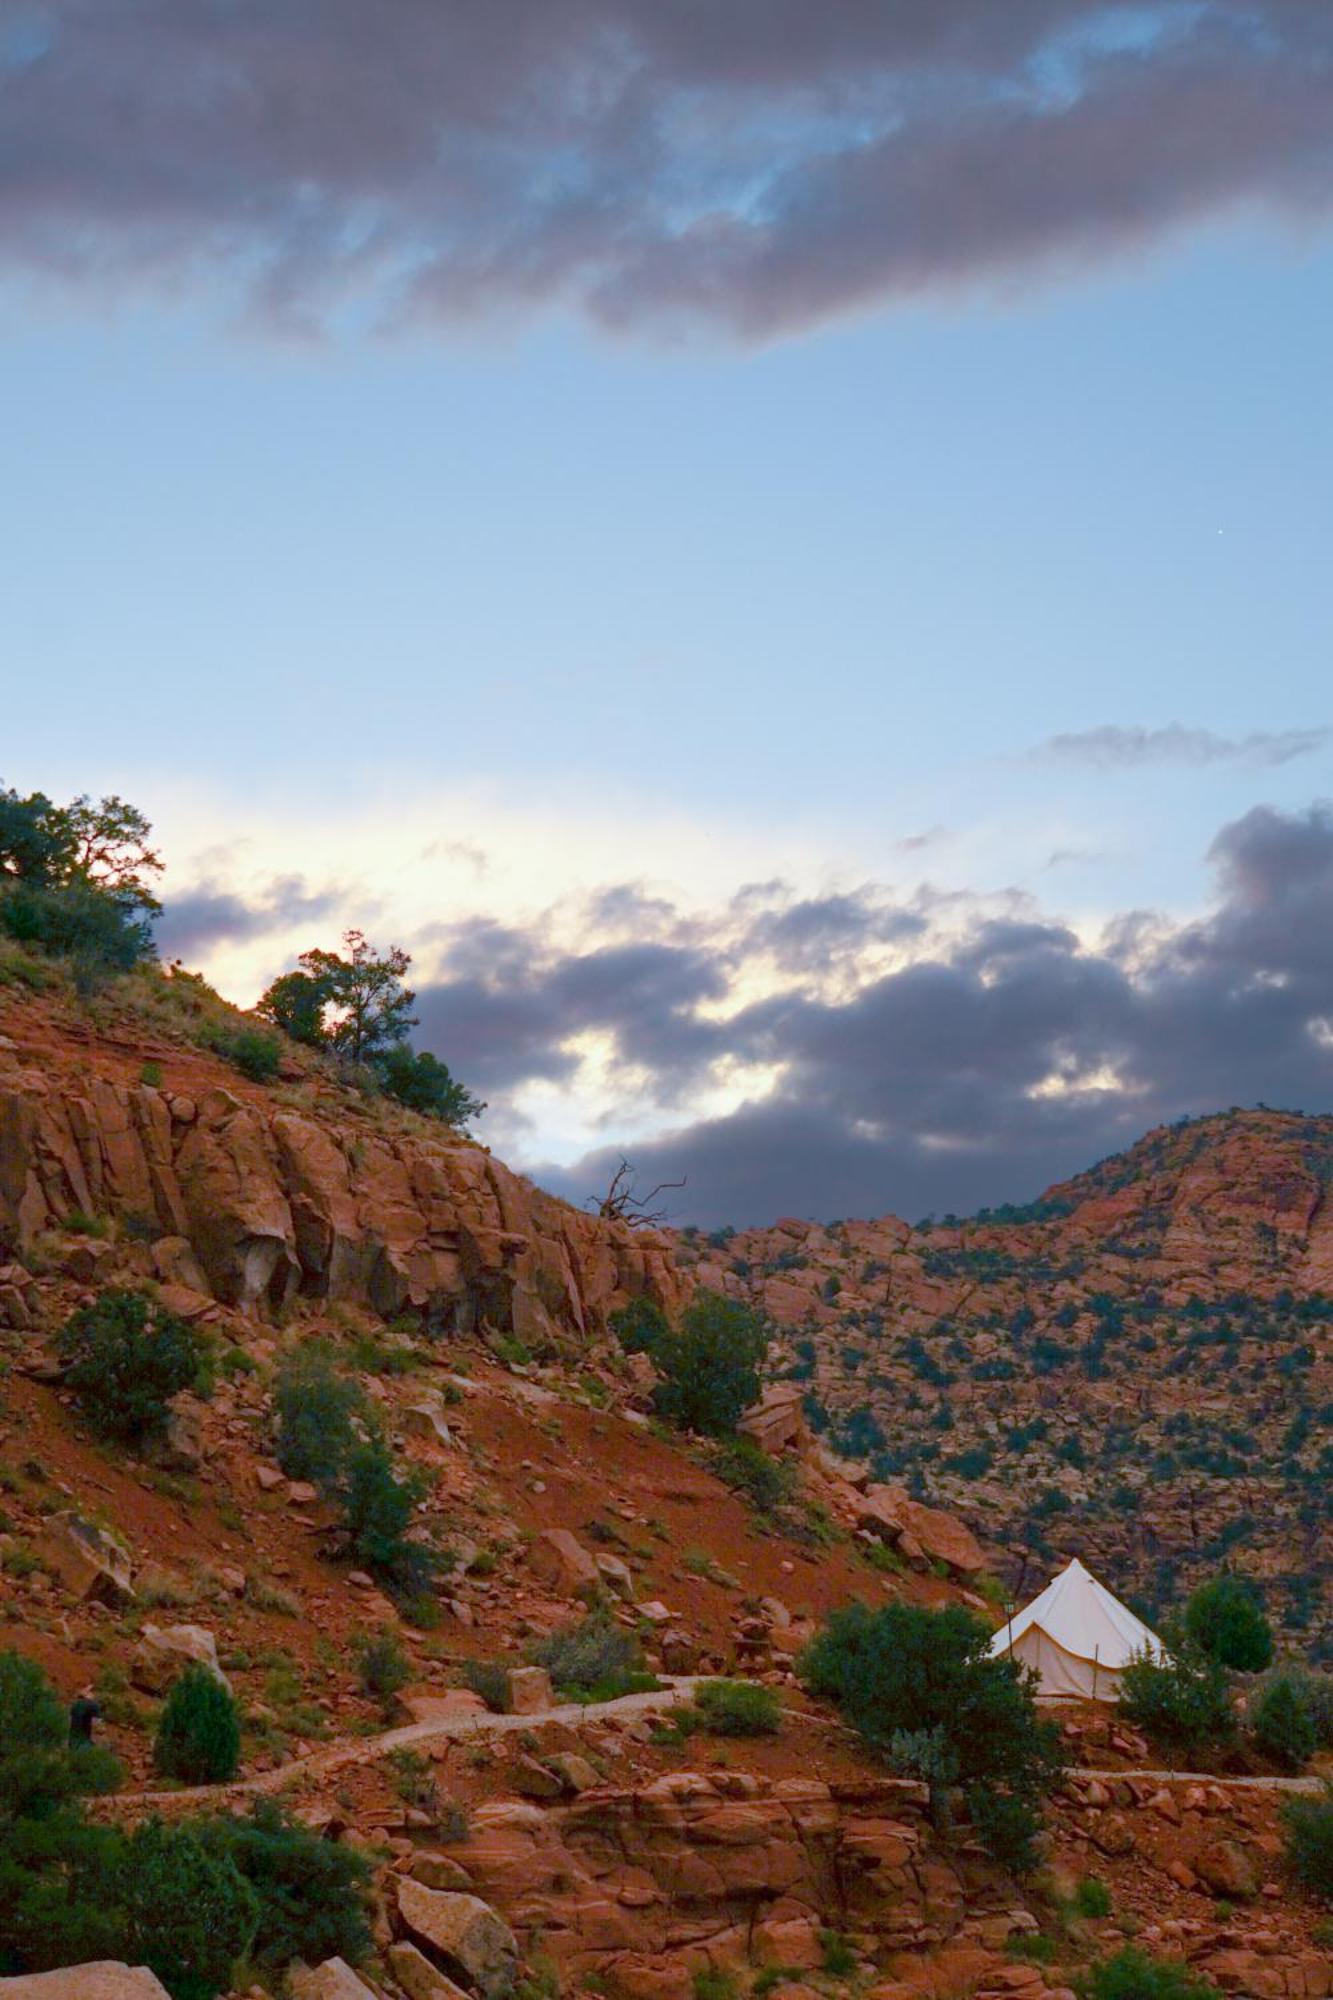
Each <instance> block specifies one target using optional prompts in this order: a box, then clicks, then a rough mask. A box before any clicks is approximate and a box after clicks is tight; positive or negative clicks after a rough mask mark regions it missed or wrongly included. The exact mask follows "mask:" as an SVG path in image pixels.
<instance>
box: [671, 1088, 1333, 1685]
mask: <svg viewBox="0 0 1333 2000" xmlns="http://www.w3.org/2000/svg"><path fill="white" fill-rule="evenodd" d="M1331 1184H1333V1118H1329V1117H1300V1116H1295V1115H1290V1114H1286V1113H1281V1112H1274V1111H1266V1110H1256V1111H1231V1112H1227V1113H1223V1114H1219V1115H1217V1116H1215V1117H1208V1118H1201V1119H1197V1120H1194V1121H1189V1122H1185V1123H1182V1124H1179V1125H1175V1126H1171V1127H1169V1128H1165V1129H1162V1130H1159V1131H1155V1132H1150V1133H1149V1134H1148V1135H1147V1136H1146V1137H1145V1138H1143V1139H1141V1140H1140V1141H1139V1143H1138V1144H1137V1145H1135V1146H1133V1147H1131V1148H1130V1149H1129V1151H1128V1152H1125V1153H1123V1154H1118V1155H1116V1156H1115V1157H1114V1158H1112V1159H1108V1160H1105V1161H1103V1162H1102V1163H1101V1164H1100V1165H1099V1166H1097V1167H1094V1168H1093V1169H1092V1170H1091V1171H1090V1172H1088V1173H1085V1174H1080V1175H1079V1176H1078V1177H1077V1178H1076V1179H1074V1180H1071V1181H1068V1182H1066V1183H1064V1184H1062V1185H1060V1186H1058V1187H1053V1188H1051V1189H1050V1190H1049V1192H1048V1193H1047V1194H1046V1195H1045V1196H1044V1197H1043V1198H1042V1199H1041V1200H1040V1201H1038V1202H1034V1203H1032V1204H1030V1205H1029V1206H1027V1207H1024V1208H1003V1209H998V1210H993V1211H983V1212H982V1213H981V1214H980V1215H978V1216H975V1217H972V1218H969V1219H967V1220H959V1219H957V1218H955V1217H952V1216H951V1217H946V1218H945V1219H944V1221H942V1222H929V1223H923V1224H920V1225H918V1226H917V1227H916V1228H911V1227H909V1226H908V1225H907V1224H906V1223H903V1222H899V1221H897V1220H895V1219H894V1218H892V1217H888V1218H885V1219H883V1220H881V1221H877V1222H831V1223H829V1224H827V1225H826V1226H820V1225H818V1224H810V1223H805V1222H799V1221H794V1220H787V1221H781V1222H779V1223H777V1224H776V1225H774V1227H772V1228H770V1229H759V1230H750V1231H747V1232H745V1233H743V1234H739V1235H733V1234H730V1233H727V1232H719V1233H717V1234H715V1235H713V1236H712V1237H707V1238H705V1237H703V1236H700V1235H698V1234H697V1233H696V1232H687V1250H686V1253H685V1255H686V1261H687V1266H688V1269H689V1271H690V1274H691V1275H692V1276H693V1277H694V1278H696V1279H697V1280H699V1281H701V1282H704V1283H708V1284H715V1285H718V1286H721V1287H725V1288H729V1289H731V1290H733V1291H735V1292H737V1293H741V1294H744V1295H747V1296H749V1297H751V1298H753V1299H755V1300H756V1301H759V1302H762V1303H763V1304H764V1305H765V1306H766V1307H767V1309H768V1310H769V1312H770V1313H771V1314H772V1315H773V1317H774V1319H775V1320H776V1321H777V1322H778V1324H779V1325H780V1326H781V1327H782V1328H783V1330H784V1348H785V1359H786V1372H787V1373H788V1374H789V1375H790V1376H791V1377H793V1378H794V1379H796V1380H798V1381H801V1382H804V1383H805V1385H806V1392H807V1410H808V1412H809V1415H810V1417H811V1420H812V1422H813V1423H814V1424H815V1426H816V1427H817V1428H818V1429H820V1430H821V1431H822V1432H823V1433H824V1435H825V1438H826V1441H827V1442H828V1443H830V1444H831V1445H832V1446H834V1447H835V1448H836V1450H838V1451H839V1452H840V1453H843V1454H845V1455H847V1456H848V1457H851V1458H854V1459H868V1460H869V1461H870V1462H871V1464H872V1466H873V1468H874V1471H875V1474H876V1476H877V1477H879V1478H882V1479H886V1480H894V1481H900V1482H902V1483H903V1484H905V1485H906V1486H907V1487H908V1488H909V1489H910V1490H912V1491H913V1492H915V1493H918V1494H920V1495H922V1496H925V1497H928V1498H932V1499H934V1500H936V1501H937V1502H938V1504H940V1505H942V1506H947V1507H951V1508H954V1509H955V1510H957V1511H958V1512H959V1513H961V1514H962V1515H963V1516H964V1517H965V1518H966V1519H967V1521H968V1522H969V1523H970V1525H971V1526H972V1527H973V1528H974V1530H975V1531H976V1532H977V1533H978V1534H980V1535H981V1536H982V1537H983V1539H984V1540H985V1541H986V1543H987V1545H988V1546H989V1547H991V1548H992V1549H993V1550H994V1551H995V1552H996V1554H997V1557H998V1562H997V1567H999V1568H1000V1570H1001V1572H1002V1574H1003V1575H1004V1577H1005V1579H1006V1581H1007V1582H1008V1583H1009V1584H1010V1585H1011V1587H1012V1589H1013V1590H1014V1592H1015V1593H1019V1592H1024V1591H1028V1590H1029V1588H1030V1587H1035V1586H1036V1585H1037V1584H1038V1583H1041V1582H1044V1581H1045V1580H1046V1578H1047V1576H1048V1574H1049V1572H1050V1571H1051V1569H1052V1568H1053V1566H1054V1565H1056V1564H1057V1563H1058V1562H1060V1561H1062V1560H1063V1559H1064V1558H1066V1557H1067V1556H1069V1555H1073V1554H1078V1555H1081V1556H1082V1557H1084V1559H1085V1560H1087V1561H1088V1562H1089V1563H1090V1565H1091V1566H1092V1567H1093V1568H1094V1569H1096V1570H1099V1571H1100V1572H1102V1573H1103V1574H1104V1575H1105V1576H1106V1577H1107V1578H1108V1579H1109V1580H1110V1581H1111V1582H1112V1583H1113V1585H1114V1586H1115V1587H1116V1588H1117V1589H1118V1590H1120V1591H1121V1592H1122V1593H1129V1594H1131V1595H1132V1596H1133V1597H1134V1598H1136V1599H1137V1600H1139V1601H1140V1602H1141V1603H1142V1604H1143V1605H1144V1606H1146V1607H1149V1608H1151V1609H1152V1610H1154V1611H1156V1610H1157V1608H1158V1607H1160V1606H1162V1605H1164V1604H1168V1603H1170V1602H1172V1601H1178V1600H1179V1598H1180V1597H1181V1596H1182V1595H1183V1594H1184V1593H1185V1591H1186V1590H1187V1589H1188V1588H1189V1586H1190V1585H1191V1584H1192V1583H1193V1582H1194V1581H1197V1580H1198V1579H1199V1578H1201V1577H1203V1576H1205V1575H1207V1574H1209V1573H1211V1572H1212V1571H1214V1570H1215V1569H1216V1568H1217V1567H1218V1565H1219V1564H1220V1563H1221V1562H1223V1561H1230V1562H1232V1563H1234V1564H1235V1565H1236V1566H1237V1567H1238V1568H1241V1569H1243V1570H1246V1571H1249V1572H1250V1573H1251V1574H1253V1575H1254V1576H1255V1577H1257V1578H1259V1579H1261V1580H1262V1583H1263V1587H1264V1590H1265V1594H1266V1596H1267V1598H1268V1600H1269V1602H1270V1605H1271V1607H1272V1610H1273V1612H1274V1614H1275V1615H1276V1616H1277V1617H1278V1618H1279V1619H1280V1621H1281V1623H1282V1624H1283V1625H1284V1627H1285V1629H1286V1630H1287V1632H1288V1633H1289V1634H1290V1636H1291V1637H1292V1639H1293V1640H1294V1641H1295V1642H1297V1643H1299V1644H1300V1645H1301V1646H1302V1647H1303V1648H1308V1649H1309V1650H1311V1651H1312V1652H1313V1653H1315V1654H1316V1655H1319V1656H1322V1657H1324V1658H1329V1657H1333V1505H1331V1504H1330V1493H1331V1492H1333V1201H1331V1200H1330V1185H1331Z"/></svg>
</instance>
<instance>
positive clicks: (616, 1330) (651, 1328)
mask: <svg viewBox="0 0 1333 2000" xmlns="http://www.w3.org/2000/svg"><path fill="white" fill-rule="evenodd" d="M607 1325H608V1326H609V1327H610V1329H611V1331H612V1333H613V1334H614V1335H615V1336H616V1339H617V1340H618V1341H619V1342H620V1345H621V1346H622V1347H623V1348H624V1350H625V1352H626V1354H647V1355H651V1354H652V1353H653V1351H654V1349H655V1348H657V1347H659V1346H660V1345H661V1343H662V1342H663V1341H664V1340H665V1339H666V1338H667V1337H668V1335H669V1334H670V1332H671V1322H670V1320H669V1319H668V1318H667V1316H666V1314H665V1313H664V1312H663V1310H662V1308H661V1306H659V1305H658V1303H657V1301H656V1299H650V1298H648V1297H647V1296H646V1295H645V1294H642V1293H641V1294H640V1295H639V1297H638V1298H634V1299H631V1300H630V1302H629V1304H628V1305H624V1306H617V1308H616V1310H615V1311H614V1312H613V1313H611V1314H609V1315H608V1318H607Z"/></svg>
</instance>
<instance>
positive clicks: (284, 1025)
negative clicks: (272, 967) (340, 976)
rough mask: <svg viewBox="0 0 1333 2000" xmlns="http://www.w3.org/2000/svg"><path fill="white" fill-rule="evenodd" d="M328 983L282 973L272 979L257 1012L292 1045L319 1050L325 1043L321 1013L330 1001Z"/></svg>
mask: <svg viewBox="0 0 1333 2000" xmlns="http://www.w3.org/2000/svg"><path fill="white" fill-rule="evenodd" d="M332 997H333V993H332V988H331V986H330V984H329V982H328V980H327V979H323V978H321V979H317V978H315V976H314V975H313V973H309V972H284V973H283V974H282V975H281V977H280V978H278V979H275V980H274V981H273V984H272V985H271V986H270V987H269V989H268V991H267V992H266V993H265V994H264V996H263V998H262V999H261V1000H260V1002H259V1006H258V1008H257V1009H256V1012H257V1013H260V1014H262V1015H263V1016H264V1018H265V1019H266V1020H269V1021H272V1023H273V1025H274V1027H275V1028H281V1029H282V1031H283V1033H284V1034H285V1035H290V1036H291V1038H292V1040H293V1041H294V1042H304V1043H305V1044H306V1045H307V1046H308V1047H309V1048H316V1049H317V1048H320V1047H322V1046H323V1042H324V1009H325V1008H326V1007H327V1005H328V1003H329V1001H330V1000H331V999H332Z"/></svg>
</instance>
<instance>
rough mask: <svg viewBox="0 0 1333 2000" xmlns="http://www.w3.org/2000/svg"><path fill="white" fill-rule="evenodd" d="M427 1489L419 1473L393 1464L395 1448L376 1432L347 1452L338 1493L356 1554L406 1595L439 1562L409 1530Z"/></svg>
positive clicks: (432, 1572) (422, 1582) (426, 1579)
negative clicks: (398, 1468) (409, 1536)
mask: <svg viewBox="0 0 1333 2000" xmlns="http://www.w3.org/2000/svg"><path fill="white" fill-rule="evenodd" d="M425 1491H426V1482H425V1480H424V1479H423V1478H422V1476H421V1474H420V1473H417V1472H408V1473H403V1474H400V1473H399V1472H398V1471H397V1470H396V1469H395V1466H394V1459H393V1453H392V1452H391V1451H390V1449H389V1446H388V1443H387V1442H386V1440H385V1439H384V1438H383V1437H382V1436H380V1435H379V1434H378V1433H377V1434H374V1435H372V1436H371V1437H369V1438H367V1439H366V1441H365V1442H364V1443H363V1444H358V1445H356V1446H355V1448H354V1449H353V1451H352V1453H351V1455H350V1457H349V1458H348V1461H347V1468H346V1475H345V1478H344V1481H343V1486H342V1491H341V1496H340V1497H341V1503H342V1509H343V1515H344V1518H345V1520H346V1523H347V1531H348V1534H349V1535H350V1537H351V1545H352V1554H353V1555H354V1556H355V1558H356V1560H357V1561H358V1562H360V1563H364V1564H365V1566H366V1568H367V1569H371V1570H374V1571H375V1573H376V1575H378V1576H379V1577H381V1578H382V1579H383V1580H384V1582H386V1583H387V1584H389V1585H390V1586H391V1587H392V1588H393V1589H395V1590H397V1591H401V1592H403V1593H404V1594H406V1595H408V1596H414V1595H416V1594H417V1593H418V1592H420V1591H423V1590H424V1589H425V1588H426V1586H427V1585H428V1584H429V1583H430V1581H431V1579H432V1577H434V1575H435V1574H436V1572H437V1570H438V1569H439V1564H440V1559H439V1557H438V1555H437V1554H436V1552H435V1550H434V1549H430V1548H427V1547H425V1546H424V1545H423V1544H422V1543H421V1542H414V1541H409V1539H408V1535H407V1531H408V1529H409V1528H410V1527H411V1525H412V1516H413V1515H414V1514H415V1512H416V1509H417V1505H418V1503H419V1502H420V1501H421V1500H422V1498H423V1497H424V1495H425Z"/></svg>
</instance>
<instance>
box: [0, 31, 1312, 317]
mask: <svg viewBox="0 0 1333 2000" xmlns="http://www.w3.org/2000/svg"><path fill="white" fill-rule="evenodd" d="M0 111H2V113H3V121H4V133H5V143H4V148H3V154H2V155H0V262H2V263H3V265H5V266H7V267H8V268H9V269H10V270H11V271H24V272H29V273H37V274H42V275H44V276H46V277H51V278H56V279H58V280H63V281H69V282H73V283H83V284H91V285H95V286H98V287H99V288H103V289H106V288H122V289H123V288H126V287H135V286H142V285H144V284H157V285H165V286H168V287H176V286H178V285H179V284H180V283H181V282H182V281H183V280H184V281H189V280H191V279H194V280H197V281H198V282H199V283H201V284H203V283H207V284H208V285H209V286H210V287H212V286H214V285H215V284H216V282H217V279H218V277H219V274H221V273H223V272H226V271H229V272H230V273H231V277H232V281H233V283H234V284H235V285H237V286H239V287H240V288H241V289H242V290H243V291H244V292H245V294H246V295H247V297H248V298H249V300H250V301H251V302H252V304H253V306H254V307H255V309H256V310H257V311H258V312H260V313H261V314H263V315H265V316H267V317H268V318H269V319H270V320H272V321H275V322H279V323H283V324H286V325H288V326H291V327H295V328H303V329H310V328H317V327H319V326H321V325H323V324H325V323H326V322H327V321H328V320H330V319H331V318H335V317H336V316H337V315H338V314H339V313H341V312H342V311H343V310H344V309H350V310H352V311H354V312H355V313H358V314H364V313H366V312H368V313H369V314H370V315H371V316H372V317H373V318H374V319H375V320H376V321H378V322H380V323H405V322H406V323H411V322H423V321H424V322H428V323H430V322H449V321H457V320H459V319H460V318H465V317H468V316H471V315H474V314H477V313H479V312H490V311H496V310H499V311H502V312H506V311H520V312H522V311H527V310H530V309H533V308H535V307H539V306H545V305H550V304H557V303H558V304H569V305H573V306H574V307H575V308H577V309H580V310H582V311H584V312H585V313H587V314H589V315H590V316H591V317H592V318H593V319H595V320H596V321H598V322H600V323H602V324H604V325H607V326H612V327H629V328H638V327H641V326H644V325H645V324H652V325H662V324H667V325H671V324H685V325H704V326H711V327H717V328H722V329H724V330H727V331H729V332H732V333H736V334H739V335H741V336H743V337H747V338H765V337H771V336H773V335H775V334H779V333H782V332H784V331H787V330H791V329H796V328H801V327H804V326H808V325H810V324H812V323H815V322H818V321H820V320H821V319H824V318H826V317H828V316H829V315H831V314H835V313H838V312H841V311H844V310H846V309H848V308H852V307H858V306H867V305H872V304H875V303H877V302H881V301H891V300H895V299H902V298H905V297H910V296H913V295H916V294H920V293H922V292H929V291H935V290H938V289H939V288H941V287H948V286H954V285H957V284H959V283H967V282H975V281H977V280H994V279H1007V278H1008V277H1009V276H1010V274H1012V273H1014V272H1016V271H1021V270H1027V269H1031V268H1034V267H1048V266H1052V265H1055V266H1060V267H1063V266H1067V265H1069V264H1070V263H1072V262H1080V263H1081V262H1085V261H1087V260H1089V259H1096V258H1099V257H1103V256H1106V255H1108V254H1113V253H1116V252H1118V251H1120V250H1122V249H1123V248H1125V247H1126V246H1131V245H1136V244H1139V243H1142V242H1146V241H1151V240H1152V239H1153V238H1155V237H1156V236H1158V235H1160V234H1161V233H1162V232H1163V231H1166V230H1169V229H1171V228H1174V227H1177V226H1180V225H1185V224H1190V223H1193V222H1197V221H1200V220H1204V219H1207V218H1210V217H1214V216H1217V215H1220V214H1223V213H1226V212H1228V211H1231V210H1233V209H1235V208H1236V207H1237V206H1239V205H1251V206H1252V205H1256V204H1257V205H1260V206H1262V207H1264V208H1267V209H1271V210H1275V211H1281V212H1284V213H1286V214H1289V215H1291V216H1293V217H1302V216H1323V215H1326V214H1327V213H1328V211H1329V208H1330V204H1331V203H1333V14H1331V13H1330V10H1329V9H1328V8H1327V7H1325V6H1323V5H1320V4H1317V0H1207V4H1203V5H1200V4H1198V0H1136V3H1135V4H1133V5H1131V4H1128V0H1003V3H1002V4H997V0H894V4H892V5H886V4H884V0H827V4H825V5H822V6H812V5H810V4H809V0H727V4H725V5H708V4H700V0H485V4H481V5H479V4H477V0H378V4H376V5H374V6H367V5H366V4H365V0H191V4H190V5H188V6H184V5H181V4H180V0H33V4H32V5H30V6H26V7H23V8H21V9H18V10H14V9H9V10H6V15H5V18H4V20H3V21H0Z"/></svg>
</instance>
